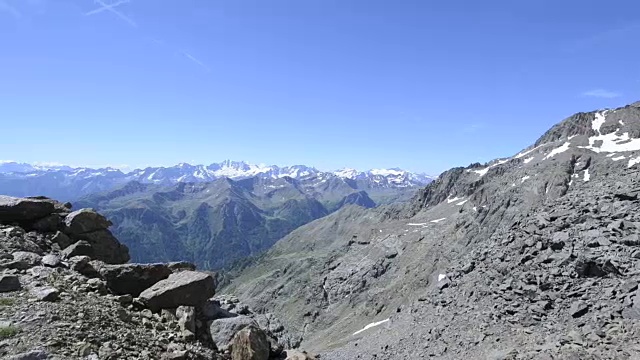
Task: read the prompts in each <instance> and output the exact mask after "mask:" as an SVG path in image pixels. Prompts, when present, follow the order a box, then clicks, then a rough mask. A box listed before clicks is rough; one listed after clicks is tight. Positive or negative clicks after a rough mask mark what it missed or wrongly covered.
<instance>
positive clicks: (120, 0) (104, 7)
mask: <svg viewBox="0 0 640 360" xmlns="http://www.w3.org/2000/svg"><path fill="white" fill-rule="evenodd" d="M3 1H6V0H0V4H1V3H2V2H3ZM94 2H95V3H96V4H98V5H100V7H99V8H97V9H94V10H91V11H89V12H87V13H85V14H84V15H85V16H91V15H95V14H98V13H101V12H104V11H109V12H111V13H112V14H114V15H116V16H117V17H119V18H120V19H121V20H123V21H125V22H127V23H128V24H129V25H131V26H132V27H134V28H138V23H136V22H135V21H133V19H131V18H130V17H128V16H126V15H125V14H123V13H122V12H120V11H118V10H117V9H116V8H117V7H118V6H121V5H124V4H128V3H130V2H131V0H116V1H113V2H111V3H105V2H104V1H103V0H94ZM148 39H149V41H151V42H152V43H154V44H156V45H165V46H166V45H167V44H166V43H165V42H164V41H162V40H160V39H158V38H155V37H150V38H148ZM177 52H178V53H179V54H180V55H181V56H183V57H185V58H186V59H187V60H189V61H191V62H192V63H194V64H196V65H198V66H199V67H201V68H202V69H204V70H205V71H206V72H207V73H209V72H211V69H209V67H208V66H207V65H206V64H205V63H204V62H203V61H202V60H200V59H198V58H196V57H195V56H193V55H192V54H190V53H188V52H186V51H184V50H177Z"/></svg>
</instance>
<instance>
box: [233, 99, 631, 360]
mask: <svg viewBox="0 0 640 360" xmlns="http://www.w3.org/2000/svg"><path fill="white" fill-rule="evenodd" d="M638 110H639V109H638V107H637V106H627V107H624V108H620V109H614V110H606V111H598V112H593V113H583V114H578V115H576V116H573V117H570V118H569V119H567V120H565V121H564V122H562V123H561V124H559V125H558V126H556V127H554V128H553V129H551V130H550V131H549V132H547V133H546V134H544V135H543V136H542V137H541V138H540V139H539V140H538V141H537V142H536V144H534V145H533V146H531V147H529V148H527V149H525V150H524V151H522V152H521V153H519V154H516V155H514V156H512V157H510V158H504V159H498V160H495V161H492V162H490V163H488V164H484V165H482V164H473V165H471V166H469V167H466V168H454V169H452V170H450V171H447V172H445V173H443V174H442V175H441V177H440V178H439V179H438V180H436V181H434V182H433V183H431V184H430V185H428V186H427V187H426V188H425V189H423V190H422V191H420V192H419V193H418V194H417V195H416V197H415V198H414V199H413V201H411V202H410V203H409V204H407V206H406V207H405V208H404V209H398V208H397V207H393V208H390V207H388V208H380V209H373V210H360V209H343V210H342V211H339V212H338V213H336V214H333V215H330V216H328V217H326V218H324V219H321V220H318V221H315V222H313V223H311V224H309V225H306V226H304V227H302V228H300V229H298V230H296V231H294V232H293V233H292V234H290V235H289V236H287V237H286V238H284V239H283V240H281V241H279V242H278V244H276V246H275V247H274V248H273V249H271V250H270V251H269V252H268V253H267V254H266V255H265V256H263V257H262V258H261V259H260V260H259V261H258V262H257V263H255V264H254V265H253V266H251V267H249V268H247V269H245V270H244V271H243V272H242V273H241V274H240V275H239V276H238V277H237V278H236V279H234V280H233V281H232V282H231V285H229V286H227V287H226V288H225V289H223V290H224V291H229V292H233V293H235V294H237V295H238V296H239V297H240V298H241V299H242V301H244V302H246V303H248V304H249V305H250V306H251V307H253V308H256V309H258V311H259V310H260V309H261V308H265V309H266V308H268V309H270V310H271V311H273V312H274V313H275V314H276V315H277V316H278V317H279V319H280V320H281V321H282V323H283V325H284V326H285V328H286V329H287V332H288V335H289V336H291V337H292V338H296V337H297V338H299V339H301V340H302V345H303V346H305V347H306V348H311V349H315V350H319V351H321V352H322V353H323V354H322V355H323V356H324V357H327V358H330V359H337V360H341V359H354V358H384V359H409V358H419V357H421V356H425V357H426V356H430V357H435V358H442V359H460V358H504V359H509V358H514V359H515V358H522V359H534V358H563V359H564V358H576V359H577V358H580V359H599V358H620V359H632V358H635V357H638V356H640V352H639V351H638V350H637V349H638V345H639V344H640V342H639V341H638V340H637V339H638V335H640V322H639V320H638V319H637V317H638V315H637V314H638V313H639V312H638V309H640V307H638V306H637V300H636V298H637V295H636V291H637V286H636V284H637V283H638V282H640V277H638V276H639V275H638V274H640V263H638V261H637V259H638V258H640V251H638V250H637V248H636V247H637V246H638V245H639V244H640V242H638V241H637V240H639V239H638V237H639V236H640V232H639V231H640V230H638V229H640V217H639V215H638V214H640V202H639V201H638V196H639V195H638V194H639V193H640V173H639V169H640V139H639V138H640V133H638V129H640V116H638Z"/></svg>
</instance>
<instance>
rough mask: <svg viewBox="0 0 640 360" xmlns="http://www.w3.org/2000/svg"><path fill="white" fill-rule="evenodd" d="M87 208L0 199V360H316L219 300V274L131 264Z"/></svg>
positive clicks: (246, 310) (237, 305)
mask: <svg viewBox="0 0 640 360" xmlns="http://www.w3.org/2000/svg"><path fill="white" fill-rule="evenodd" d="M110 225H111V222H110V221H109V220H107V219H106V218H105V217H103V216H102V215H100V214H98V213H96V212H95V211H93V210H91V209H79V210H76V211H72V209H71V204H68V203H67V204H62V203H59V202H57V201H54V200H51V199H48V198H44V197H37V198H14V197H8V196H0V357H1V358H3V359H13V360H37V359H173V360H178V359H233V360H243V359H248V360H267V359H297V360H305V359H311V358H313V357H312V356H311V355H310V354H306V353H303V352H299V351H295V350H285V349H286V348H290V347H292V346H296V345H298V342H297V341H295V340H294V339H291V338H290V337H288V336H287V335H286V331H285V328H284V327H283V325H282V324H281V323H280V322H279V321H278V319H277V318H276V317H274V316H273V315H272V314H270V313H269V312H264V311H263V312H260V313H258V312H254V311H253V310H252V309H251V308H250V307H249V306H247V305H245V304H243V303H241V302H240V301H238V300H237V299H236V298H234V297H232V296H222V297H216V296H215V287H216V283H215V274H213V273H208V272H201V271H196V270H195V266H194V265H193V264H190V263H186V262H174V263H154V264H136V263H127V261H128V260H129V251H128V249H127V247H126V246H124V245H122V244H121V243H120V242H119V241H118V240H117V239H116V238H115V237H114V236H113V235H112V234H111V232H110V231H109V230H108V228H109V226H110Z"/></svg>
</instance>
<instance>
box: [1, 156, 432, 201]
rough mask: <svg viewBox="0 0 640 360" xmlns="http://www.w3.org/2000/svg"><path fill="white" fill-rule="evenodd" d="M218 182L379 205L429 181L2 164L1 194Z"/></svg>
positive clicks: (73, 193)
mask: <svg viewBox="0 0 640 360" xmlns="http://www.w3.org/2000/svg"><path fill="white" fill-rule="evenodd" d="M222 178H229V179H234V180H239V179H248V178H257V179H280V178H292V179H296V180H298V181H300V182H301V183H303V184H304V186H305V187H307V188H312V189H315V190H316V191H325V192H326V191H327V190H328V187H327V185H328V184H331V183H342V185H343V186H347V187H349V188H351V189H355V190H364V191H367V192H368V193H369V194H370V195H371V196H372V197H373V198H374V199H375V201H377V202H379V203H388V202H393V201H396V200H406V199H407V196H411V195H412V193H411V191H405V189H407V188H417V187H420V186H424V185H425V184H427V183H429V182H430V181H432V180H433V178H432V177H430V176H428V175H425V174H416V173H411V172H408V171H404V170H400V169H374V170H369V171H357V170H353V169H343V170H340V171H336V172H325V171H319V170H317V169H315V168H313V167H309V166H306V165H295V166H286V167H279V166H275V165H271V166H266V165H253V164H248V163H245V162H243V161H229V160H227V161H224V162H221V163H214V164H211V165H190V164H186V163H182V164H178V165H176V166H170V167H148V168H145V169H136V170H133V171H131V172H129V173H123V172H122V171H120V170H118V169H113V168H103V169H93V168H86V167H85V168H72V167H69V166H44V165H30V164H25V163H17V162H10V161H3V162H0V189H2V193H3V194H6V195H11V196H34V195H46V196H49V197H52V198H56V199H64V200H67V201H75V200H77V199H78V198H80V197H82V196H85V195H89V194H93V193H97V192H104V191H108V190H112V189H115V188H117V187H121V186H123V185H124V184H126V183H128V182H131V181H136V182H140V183H143V184H157V185H165V186H170V185H174V184H177V183H181V182H194V183H200V182H211V181H215V180H218V179H222ZM333 186H335V185H333Z"/></svg>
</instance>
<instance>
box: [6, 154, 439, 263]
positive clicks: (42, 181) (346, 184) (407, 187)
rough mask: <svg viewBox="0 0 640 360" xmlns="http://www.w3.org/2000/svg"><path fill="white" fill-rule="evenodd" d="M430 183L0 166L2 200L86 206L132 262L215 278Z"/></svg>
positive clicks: (202, 170)
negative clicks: (308, 228) (294, 237)
mask: <svg viewBox="0 0 640 360" xmlns="http://www.w3.org/2000/svg"><path fill="white" fill-rule="evenodd" d="M430 181H432V177H430V176H427V175H424V174H414V173H411V172H408V171H403V170H400V169H377V170H369V171H357V170H354V169H343V170H339V171H336V172H323V171H319V170H317V169H315V168H313V167H309V166H305V165H296V166H287V167H278V166H263V165H253V164H248V163H246V162H242V161H224V162H222V163H217V164H211V165H208V166H204V165H190V164H185V163H182V164H178V165H176V166H171V167H152V168H151V167H150V168H146V169H137V170H133V171H131V172H128V173H124V172H122V171H120V170H117V169H113V168H102V169H93V168H72V167H69V166H42V165H31V164H22V163H16V162H3V163H0V193H2V194H6V195H12V196H20V197H25V196H35V195H45V196H49V197H52V198H56V199H61V200H65V201H71V202H72V203H73V204H74V208H76V209H77V208H83V207H91V208H95V209H97V210H99V211H101V212H103V213H104V214H106V215H107V216H108V217H109V218H110V219H111V220H112V221H113V223H114V225H113V228H112V230H113V232H114V234H115V235H116V236H117V237H118V238H119V239H120V241H122V242H123V243H125V244H126V245H127V246H129V249H130V250H131V257H132V259H133V260H134V261H139V262H157V261H174V260H176V261H177V260H188V261H192V262H195V263H196V264H198V265H199V266H201V267H204V268H212V269H219V268H223V267H227V266H228V265H230V264H232V263H234V262H235V261H238V260H241V259H243V258H245V257H247V256H253V255H257V254H260V253H261V252H263V251H265V250H267V249H269V248H270V247H271V246H272V245H273V244H274V243H275V242H276V241H278V240H279V239H280V238H282V237H283V236H285V235H287V234H288V233H290V232H291V231H292V230H294V229H296V228H298V227H299V226H302V225H304V224H306V223H308V222H310V221H313V220H315V219H318V218H321V217H324V216H326V215H328V214H330V213H332V212H334V211H336V210H338V209H340V208H343V207H345V206H348V205H358V206H361V207H365V208H372V207H376V206H377V205H382V204H390V203H395V202H401V201H406V200H409V199H410V198H411V197H412V196H413V195H414V194H415V193H416V191H417V190H418V189H419V188H421V187H422V186H424V185H426V184H427V183H429V182H430Z"/></svg>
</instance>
